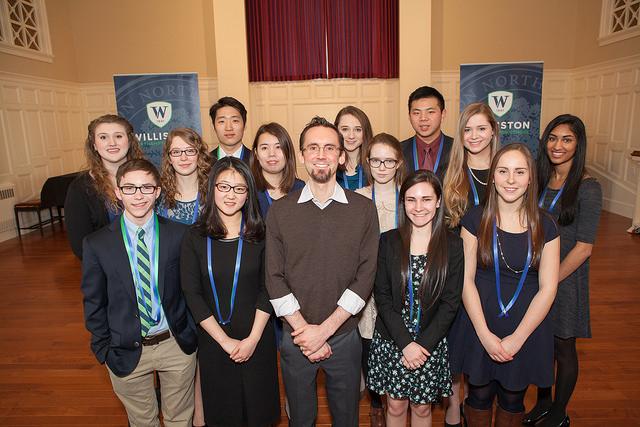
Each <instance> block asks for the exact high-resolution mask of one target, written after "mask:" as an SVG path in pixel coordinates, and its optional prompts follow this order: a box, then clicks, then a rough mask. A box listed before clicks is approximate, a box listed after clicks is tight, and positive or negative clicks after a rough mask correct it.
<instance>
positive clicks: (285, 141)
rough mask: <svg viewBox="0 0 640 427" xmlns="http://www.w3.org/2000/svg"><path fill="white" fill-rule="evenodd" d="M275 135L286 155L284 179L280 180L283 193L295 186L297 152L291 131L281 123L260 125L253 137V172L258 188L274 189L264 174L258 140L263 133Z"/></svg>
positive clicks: (262, 189) (259, 189) (260, 189)
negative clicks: (259, 156) (259, 155)
mask: <svg viewBox="0 0 640 427" xmlns="http://www.w3.org/2000/svg"><path fill="white" fill-rule="evenodd" d="M265 133H267V134H269V135H273V136H274V137H275V138H276V139H277V140H278V142H279V143H280V149H281V150H282V154H283V155H284V162H285V163H284V170H283V171H282V181H281V182H280V191H282V193H283V194H287V193H288V192H289V191H291V188H293V184H294V183H295V181H296V153H295V149H294V148H293V142H291V137H290V136H289V132H287V130H286V129H285V128H284V127H283V126H282V125H281V124H279V123H276V122H271V123H267V124H264V125H262V126H260V128H259V129H258V132H256V137H255V138H254V139H253V147H252V148H251V151H253V156H251V172H252V173H253V177H254V178H255V180H256V188H257V190H258V191H266V190H267V189H272V188H273V187H272V186H271V184H269V183H268V182H267V180H266V179H265V178H264V175H262V166H260V161H259V160H258V140H259V139H260V136H261V135H262V134H265Z"/></svg>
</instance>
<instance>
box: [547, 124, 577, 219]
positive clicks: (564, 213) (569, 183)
mask: <svg viewBox="0 0 640 427" xmlns="http://www.w3.org/2000/svg"><path fill="white" fill-rule="evenodd" d="M560 125H568V126H569V128H570V129H571V132H573V134H574V135H575V136H576V152H575V154H574V156H573V159H572V162H571V169H569V175H568V176H567V180H566V182H565V184H564V190H563V191H562V195H561V196H560V216H559V218H558V223H559V224H560V225H569V224H571V223H572V222H573V220H574V219H575V216H576V209H577V206H576V205H577V200H578V189H579V188H580V184H581V183H582V178H583V176H584V175H585V172H586V170H585V163H586V159H587V131H586V129H585V127H584V123H583V122H582V120H580V118H579V117H576V116H573V115H571V114H561V115H559V116H558V117H556V118H555V119H553V120H551V121H550V122H549V124H548V125H547V127H546V128H545V129H544V132H542V136H541V137H540V149H539V150H538V191H539V192H540V193H541V192H542V191H544V189H545V188H546V187H547V184H548V183H549V179H550V178H551V173H553V164H552V163H551V160H549V155H548V154H547V141H548V140H549V135H550V134H551V132H553V130H554V129H555V128H556V127H558V126H560Z"/></svg>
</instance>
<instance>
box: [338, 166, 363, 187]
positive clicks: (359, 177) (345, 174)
mask: <svg viewBox="0 0 640 427" xmlns="http://www.w3.org/2000/svg"><path fill="white" fill-rule="evenodd" d="M356 170H357V171H358V188H362V168H361V167H360V165H358V166H356ZM342 182H343V183H344V188H345V189H347V190H351V189H350V188H349V180H348V179H347V171H346V170H345V171H344V172H343V174H342ZM358 188H354V190H357V189H358Z"/></svg>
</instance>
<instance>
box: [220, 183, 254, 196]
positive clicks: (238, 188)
mask: <svg viewBox="0 0 640 427" xmlns="http://www.w3.org/2000/svg"><path fill="white" fill-rule="evenodd" d="M216 188H217V189H218V191H221V192H223V193H228V192H229V191H231V190H233V192H234V193H236V194H245V193H246V192H247V190H248V189H247V186H246V185H229V184H224V183H222V182H220V183H218V184H216Z"/></svg>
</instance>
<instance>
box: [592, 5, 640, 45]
mask: <svg viewBox="0 0 640 427" xmlns="http://www.w3.org/2000/svg"><path fill="white" fill-rule="evenodd" d="M639 35H640V0H602V13H601V16H600V37H599V38H598V42H599V43H600V46H603V45H607V44H610V43H615V42H617V41H620V40H625V39H628V38H631V37H636V36H639Z"/></svg>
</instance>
